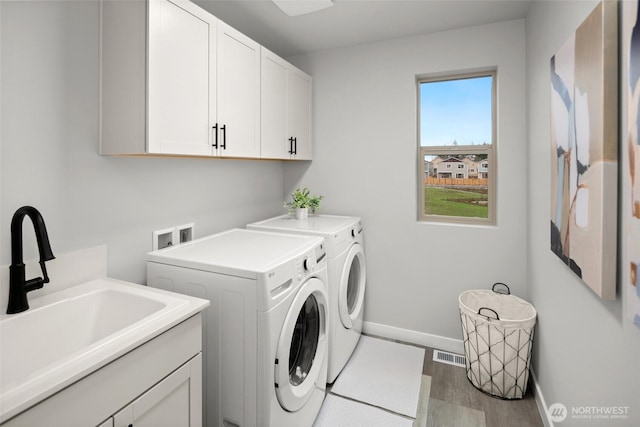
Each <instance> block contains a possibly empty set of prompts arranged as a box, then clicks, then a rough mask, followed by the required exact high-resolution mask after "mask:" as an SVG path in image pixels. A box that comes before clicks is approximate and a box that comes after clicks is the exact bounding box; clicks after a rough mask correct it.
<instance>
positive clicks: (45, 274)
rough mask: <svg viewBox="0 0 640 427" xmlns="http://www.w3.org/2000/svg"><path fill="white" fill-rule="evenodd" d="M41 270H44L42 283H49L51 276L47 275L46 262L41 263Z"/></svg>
mask: <svg viewBox="0 0 640 427" xmlns="http://www.w3.org/2000/svg"><path fill="white" fill-rule="evenodd" d="M40 268H41V269H42V277H43V279H42V283H49V276H48V275H47V267H45V265H44V261H40Z"/></svg>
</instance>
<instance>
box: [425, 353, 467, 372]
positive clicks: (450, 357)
mask: <svg viewBox="0 0 640 427" xmlns="http://www.w3.org/2000/svg"><path fill="white" fill-rule="evenodd" d="M433 360H434V361H436V362H440V363H446V364H447V365H453V366H459V367H461V368H464V367H466V364H465V358H464V356H462V355H460V354H456V353H449V352H446V351H442V350H433Z"/></svg>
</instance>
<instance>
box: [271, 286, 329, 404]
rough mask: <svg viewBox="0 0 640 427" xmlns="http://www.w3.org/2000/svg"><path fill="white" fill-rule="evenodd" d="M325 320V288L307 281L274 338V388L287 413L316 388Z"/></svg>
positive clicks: (323, 348) (323, 353) (324, 348)
mask: <svg viewBox="0 0 640 427" xmlns="http://www.w3.org/2000/svg"><path fill="white" fill-rule="evenodd" d="M326 318H327V295H326V291H325V285H324V283H322V281H320V280H319V279H317V278H311V279H309V280H308V281H307V282H306V283H305V284H304V285H302V287H301V288H300V290H299V291H298V294H297V295H296V296H295V298H294V300H293V303H292V304H291V307H290V308H289V312H288V313H287V317H286V319H285V322H284V325H283V327H282V331H281V332H280V338H279V339H278V348H277V354H276V365H275V387H276V395H277V397H278V402H280V406H282V407H283V408H284V409H285V410H287V411H290V412H293V411H297V410H298V409H300V408H302V407H303V406H304V404H305V403H306V402H307V400H309V398H310V397H311V394H312V393H313V391H314V389H315V387H316V384H315V383H316V380H317V379H318V376H319V375H320V372H321V369H322V365H323V363H324V359H325V357H326V354H327V338H326ZM322 381H323V382H326V379H322Z"/></svg>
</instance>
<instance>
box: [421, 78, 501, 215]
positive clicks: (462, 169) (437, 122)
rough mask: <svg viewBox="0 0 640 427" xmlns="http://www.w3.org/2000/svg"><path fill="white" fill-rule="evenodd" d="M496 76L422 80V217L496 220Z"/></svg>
mask: <svg viewBox="0 0 640 427" xmlns="http://www.w3.org/2000/svg"><path fill="white" fill-rule="evenodd" d="M494 78H495V74H494V73H484V74H477V75H471V76H469V75H467V76H462V77H460V76H456V77H448V78H445V79H428V80H419V99H420V101H419V107H420V117H419V119H420V120H419V127H420V128H419V135H420V148H419V150H420V159H421V160H422V161H421V162H420V163H421V164H420V167H419V177H418V180H419V183H420V186H419V188H420V189H421V190H420V195H419V197H420V199H421V200H420V212H419V215H420V218H421V219H423V220H427V221H429V220H436V221H442V220H447V219H449V220H450V219H452V218H453V219H455V218H457V219H458V222H459V221H460V219H462V220H464V222H493V221H494V220H493V218H494V211H495V207H494V201H493V199H494V194H493V190H492V188H494V183H493V181H494V180H493V176H492V167H494V166H495V160H494V159H495V158H494V155H493V139H494V138H493V124H494V105H493V94H494Z"/></svg>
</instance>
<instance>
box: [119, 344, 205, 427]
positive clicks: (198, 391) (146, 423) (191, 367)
mask: <svg viewBox="0 0 640 427" xmlns="http://www.w3.org/2000/svg"><path fill="white" fill-rule="evenodd" d="M113 419H114V426H115V427H131V426H135V427H201V426H202V353H200V354H198V355H197V356H196V357H194V358H193V359H191V360H190V361H189V362H187V363H185V364H184V365H182V366H181V367H180V368H178V369H177V370H176V371H174V372H173V373H172V374H171V375H169V376H168V377H166V378H165V379H164V380H162V381H160V382H159V383H158V384H156V385H155V386H154V387H153V388H151V389H150V390H149V391H147V392H146V393H144V394H143V395H142V396H140V397H139V398H138V399H136V400H135V401H133V402H132V403H131V404H129V405H128V406H126V407H125V408H124V409H122V410H121V411H120V412H118V413H117V414H116V415H115V416H114V417H113Z"/></svg>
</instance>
